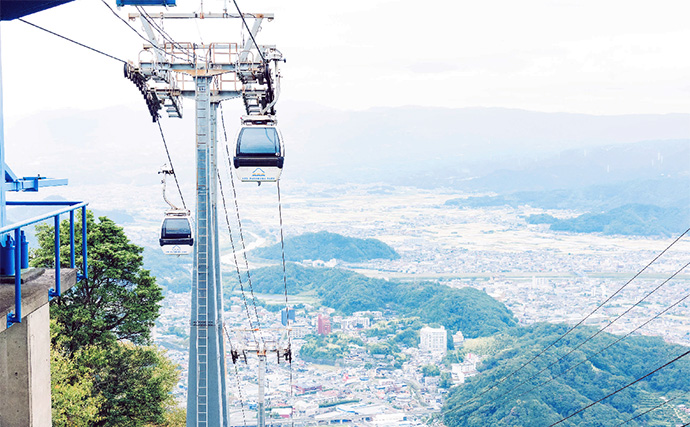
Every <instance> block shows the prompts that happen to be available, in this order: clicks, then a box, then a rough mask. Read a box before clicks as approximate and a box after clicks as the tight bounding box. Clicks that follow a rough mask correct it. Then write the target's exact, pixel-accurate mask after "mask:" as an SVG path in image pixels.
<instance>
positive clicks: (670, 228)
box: [526, 204, 690, 236]
mask: <svg viewBox="0 0 690 427" xmlns="http://www.w3.org/2000/svg"><path fill="white" fill-rule="evenodd" d="M526 220H527V222H528V223H529V224H549V228H550V229H551V230H554V231H569V232H574V233H603V234H608V235H611V234H622V235H640V236H657V235H661V236H673V235H676V234H679V233H682V232H683V231H685V230H686V229H687V228H688V226H690V210H688V209H687V208H685V209H683V208H679V207H670V208H662V207H659V206H653V205H640V204H630V205H625V206H621V207H619V208H616V209H612V210H610V211H607V212H603V213H587V214H584V215H580V216H578V217H576V218H569V219H557V218H554V217H553V216H551V215H545V214H541V215H531V216H529V217H527V219H526Z"/></svg>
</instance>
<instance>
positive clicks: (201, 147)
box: [187, 75, 227, 427]
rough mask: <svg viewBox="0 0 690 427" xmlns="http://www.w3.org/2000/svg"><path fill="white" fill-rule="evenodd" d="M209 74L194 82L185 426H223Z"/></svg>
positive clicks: (221, 358) (213, 155) (222, 382)
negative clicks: (193, 238)
mask: <svg viewBox="0 0 690 427" xmlns="http://www.w3.org/2000/svg"><path fill="white" fill-rule="evenodd" d="M212 80H213V77H211V76H205V75H199V76H196V77H195V83H196V161H197V177H196V180H197V181H196V242H195V249H194V272H193V273H192V310H191V326H190V336H189V369H188V383H187V388H188V392H187V426H188V427H192V426H193V427H220V426H226V425H227V412H226V410H224V409H223V401H224V397H223V396H224V394H225V387H223V386H224V379H221V377H222V370H221V366H224V365H225V354H224V353H223V352H222V347H221V346H220V345H219V343H220V342H221V341H220V340H221V338H222V337H220V336H219V331H220V328H219V319H222V317H223V316H222V311H223V307H222V306H219V304H218V303H219V302H222V300H221V298H220V296H219V294H220V285H221V283H220V274H218V273H217V272H218V271H219V268H217V267H216V265H217V264H218V261H219V254H218V250H217V249H218V245H217V243H216V240H217V238H218V233H217V224H216V223H217V220H216V219H217V216H216V193H215V181H216V171H215V167H214V164H213V162H212V159H215V151H216V148H215V140H214V134H215V131H214V130H213V126H212V124H213V120H212V108H211V97H210V93H209V92H210V89H211V82H212Z"/></svg>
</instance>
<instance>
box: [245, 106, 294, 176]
mask: <svg viewBox="0 0 690 427" xmlns="http://www.w3.org/2000/svg"><path fill="white" fill-rule="evenodd" d="M276 124H277V122H276V119H275V118H274V117H272V116H244V117H242V128H240V130H239V132H237V138H236V149H235V156H234V158H233V165H234V166H235V171H236V173H237V176H238V177H239V178H240V180H241V181H242V182H257V183H259V184H260V183H262V182H275V181H278V179H280V174H281V172H282V171H283V162H284V161H285V147H284V146H283V137H282V135H281V133H280V130H279V129H278V127H277V126H276Z"/></svg>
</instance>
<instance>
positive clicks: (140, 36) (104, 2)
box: [101, 0, 191, 63]
mask: <svg viewBox="0 0 690 427" xmlns="http://www.w3.org/2000/svg"><path fill="white" fill-rule="evenodd" d="M101 2H102V3H103V4H104V5H105V6H106V7H107V8H108V9H110V11H111V12H112V13H113V15H115V17H117V19H119V20H120V21H122V22H123V23H124V24H125V25H126V26H127V27H129V29H130V30H132V31H134V33H135V34H136V35H137V36H139V38H140V39H142V40H144V41H145V42H147V43H150V44H151V46H152V47H153V48H154V49H156V50H158V51H160V52H162V53H164V54H166V55H170V56H172V57H174V58H177V59H179V60H181V61H183V62H187V63H191V62H190V61H189V59H185V58H183V57H181V56H177V55H174V54H172V53H168V52H166V51H165V50H164V49H161V48H160V47H158V46H156V44H155V43H153V42H152V41H151V40H149V39H147V38H146V37H145V36H143V35H141V33H140V32H139V31H137V29H136V28H134V27H133V26H132V25H131V24H130V23H129V22H127V20H126V19H124V18H123V17H121V16H120V15H119V14H118V13H117V12H115V10H114V9H113V8H112V7H110V5H109V4H108V3H107V2H106V1H105V0H101Z"/></svg>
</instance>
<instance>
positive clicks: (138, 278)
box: [31, 211, 163, 354]
mask: <svg viewBox="0 0 690 427" xmlns="http://www.w3.org/2000/svg"><path fill="white" fill-rule="evenodd" d="M76 216H77V219H76V220H75V222H76V224H75V229H76V230H75V238H76V246H77V248H78V251H77V260H76V262H77V265H78V267H79V268H81V266H82V254H81V218H80V217H81V213H78V214H77V215H76ZM86 222H87V251H88V254H87V255H88V268H89V270H88V276H89V278H88V280H82V281H80V282H79V283H77V284H76V285H75V286H74V287H72V288H71V289H69V290H68V291H66V292H64V293H63V296H62V297H61V298H57V299H55V300H53V302H52V303H51V316H52V317H53V318H55V319H56V320H57V322H58V323H59V324H60V327H61V329H62V333H63V334H64V335H65V337H67V338H68V339H63V340H61V344H62V345H64V346H65V349H66V351H67V353H68V354H71V353H73V352H75V351H76V350H77V349H79V348H81V347H83V346H87V345H102V344H111V343H114V342H115V341H116V340H123V339H126V340H128V341H130V342H132V343H134V344H149V343H150V338H151V328H152V327H153V325H154V321H155V319H156V318H157V317H158V309H159V305H158V303H159V302H160V301H161V300H162V299H163V294H162V291H161V288H160V286H158V285H157V284H156V280H155V278H154V277H152V276H151V275H150V273H149V271H148V270H145V269H143V268H142V266H143V257H142V252H143V248H141V247H140V246H137V245H135V244H133V243H130V241H129V239H128V238H127V236H126V235H125V233H124V231H123V229H122V227H120V226H118V225H117V224H115V223H114V222H113V221H112V220H110V219H108V218H106V217H100V218H99V219H98V222H97V221H96V220H95V219H94V217H93V213H91V212H90V211H87V216H86ZM53 236H54V228H53V227H52V226H49V225H48V224H39V225H37V226H36V237H37V238H38V242H39V247H38V248H37V249H36V250H35V251H33V254H32V260H31V264H32V265H33V266H34V267H49V268H52V267H53V266H54V252H53V248H54V237H53ZM60 242H61V243H62V247H61V259H62V264H63V265H69V221H68V220H65V221H63V222H62V225H61V227H60Z"/></svg>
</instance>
